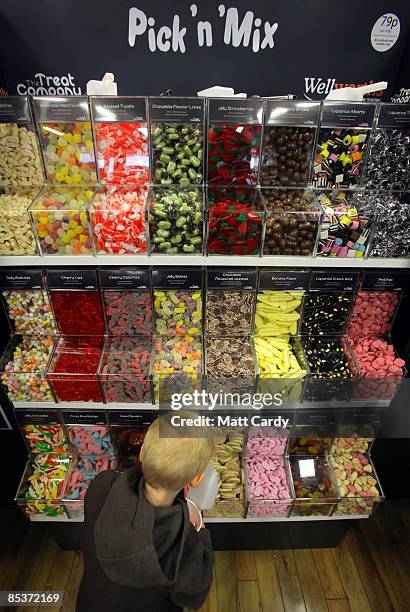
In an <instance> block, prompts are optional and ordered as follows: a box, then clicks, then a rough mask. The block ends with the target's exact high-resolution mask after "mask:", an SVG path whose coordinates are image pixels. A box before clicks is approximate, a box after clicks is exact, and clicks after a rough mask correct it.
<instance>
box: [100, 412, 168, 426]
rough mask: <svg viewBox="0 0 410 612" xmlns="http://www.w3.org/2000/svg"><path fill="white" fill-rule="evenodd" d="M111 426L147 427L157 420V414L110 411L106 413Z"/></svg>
mask: <svg viewBox="0 0 410 612" xmlns="http://www.w3.org/2000/svg"><path fill="white" fill-rule="evenodd" d="M108 416H109V420H110V423H111V425H131V426H134V427H149V426H150V425H151V423H152V422H153V421H155V419H156V418H157V416H158V414H157V412H153V411H148V410H147V411H143V410H139V411H137V410H136V411H134V410H127V411H122V410H111V411H109V413H108Z"/></svg>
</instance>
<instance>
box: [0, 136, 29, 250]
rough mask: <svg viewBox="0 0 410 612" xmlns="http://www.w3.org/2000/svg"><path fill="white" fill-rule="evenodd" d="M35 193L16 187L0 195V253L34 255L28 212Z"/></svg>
mask: <svg viewBox="0 0 410 612" xmlns="http://www.w3.org/2000/svg"><path fill="white" fill-rule="evenodd" d="M0 126H1V124H0ZM35 193H38V192H34V191H33V190H29V189H18V190H15V191H14V190H13V191H10V190H8V191H7V193H3V194H1V195H0V210H1V213H2V222H1V225H0V255H35V254H36V253H37V248H36V240H35V237H34V233H33V229H32V226H31V221H30V215H29V212H28V209H29V206H30V205H31V203H32V201H33V199H34V197H35V195H34V194H35Z"/></svg>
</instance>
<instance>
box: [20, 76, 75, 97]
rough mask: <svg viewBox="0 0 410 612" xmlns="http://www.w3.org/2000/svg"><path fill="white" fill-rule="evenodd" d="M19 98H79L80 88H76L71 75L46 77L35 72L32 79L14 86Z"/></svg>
mask: <svg viewBox="0 0 410 612" xmlns="http://www.w3.org/2000/svg"><path fill="white" fill-rule="evenodd" d="M16 90H17V93H18V94H19V96H27V95H29V96H79V95H81V87H78V86H76V84H75V80H74V77H73V75H72V74H70V73H68V74H63V75H62V76H60V75H56V76H53V75H47V74H44V73H42V72H37V73H36V74H35V75H34V78H33V79H27V80H26V81H25V83H18V84H17V86H16Z"/></svg>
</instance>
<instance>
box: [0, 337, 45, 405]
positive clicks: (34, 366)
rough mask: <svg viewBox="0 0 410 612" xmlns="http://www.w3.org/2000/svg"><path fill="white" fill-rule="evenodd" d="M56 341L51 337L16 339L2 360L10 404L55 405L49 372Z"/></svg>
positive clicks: (3, 375) (7, 348)
mask: <svg viewBox="0 0 410 612" xmlns="http://www.w3.org/2000/svg"><path fill="white" fill-rule="evenodd" d="M52 350H53V339H52V338H51V337H49V336H42V337H35V336H25V337H24V336H14V337H13V338H12V340H11V341H10V343H9V345H8V346H7V347H6V350H5V352H4V354H3V357H2V370H3V373H2V375H1V380H2V382H3V384H4V385H5V386H6V387H7V395H8V397H9V399H10V401H12V402H15V401H32V402H38V401H50V402H52V401H53V395H52V393H51V389H50V385H49V383H48V381H47V379H46V375H45V372H46V368H47V364H48V360H49V358H50V355H51V352H52Z"/></svg>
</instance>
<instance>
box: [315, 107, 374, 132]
mask: <svg viewBox="0 0 410 612" xmlns="http://www.w3.org/2000/svg"><path fill="white" fill-rule="evenodd" d="M375 109H376V107H375V105H374V104H363V103H362V102H356V103H354V102H347V103H345V102H324V103H323V110H322V127H340V128H344V127H364V128H371V127H372V125H373V119H374V113H375Z"/></svg>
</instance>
